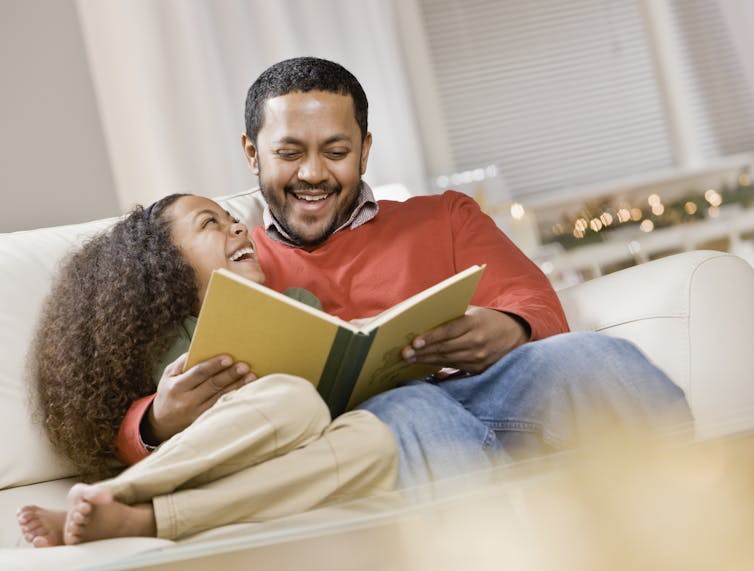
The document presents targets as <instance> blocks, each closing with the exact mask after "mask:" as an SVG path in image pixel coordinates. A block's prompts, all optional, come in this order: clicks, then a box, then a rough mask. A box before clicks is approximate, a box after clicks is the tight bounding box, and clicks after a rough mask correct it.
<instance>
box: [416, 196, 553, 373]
mask: <svg viewBox="0 0 754 571" xmlns="http://www.w3.org/2000/svg"><path fill="white" fill-rule="evenodd" d="M444 198H446V205H447V207H448V209H449V220H450V224H451V226H452V229H453V235H454V252H453V256H454V263H455V266H456V267H457V268H464V267H468V266H470V265H472V264H481V263H485V264H487V267H486V268H485V271H484V274H483V276H482V279H481V281H480V283H479V286H478V287H477V290H476V292H475V294H474V297H473V298H472V304H474V305H472V306H470V307H469V309H468V311H467V312H466V315H464V316H463V317H461V318H459V319H457V320H454V321H452V322H450V323H447V324H445V325H441V326H439V327H437V328H435V329H433V330H431V331H427V332H425V333H423V334H421V335H419V336H417V337H416V338H415V339H414V340H413V342H412V344H411V345H409V346H407V347H405V348H404V349H403V357H404V359H406V360H407V361H409V362H421V363H430V364H436V365H439V366H445V367H453V368H457V369H463V370H466V371H470V372H475V373H477V372H481V371H483V370H485V369H486V368H487V367H489V366H490V365H491V364H492V363H494V362H496V361H498V360H499V359H500V358H501V357H502V356H503V355H505V354H506V353H508V352H510V351H511V350H513V349H515V348H516V347H518V346H519V345H522V344H523V343H525V342H526V341H529V340H536V339H542V338H544V337H549V336H550V335H554V334H557V333H563V332H565V331H568V323H567V321H566V318H565V314H564V313H563V309H562V307H561V305H560V301H559V300H558V297H557V294H556V293H555V291H554V290H553V288H552V286H551V284H550V282H549V280H548V279H547V277H546V276H545V275H544V274H543V273H542V271H541V270H540V269H539V268H538V267H537V265H536V264H534V262H532V261H531V260H530V259H529V258H527V257H526V255H525V254H524V253H523V252H522V251H521V250H520V249H519V248H518V247H516V245H515V244H513V242H512V241H511V240H510V239H509V238H508V237H507V236H505V234H503V232H502V231H501V230H500V229H499V228H498V227H497V225H496V224H495V222H494V221H493V220H492V219H491V218H490V217H489V216H487V215H486V214H484V213H482V212H481V210H480V209H479V206H478V205H477V204H476V202H474V201H473V200H472V199H471V198H469V197H467V196H465V195H461V194H459V193H446V195H445V197H444Z"/></svg>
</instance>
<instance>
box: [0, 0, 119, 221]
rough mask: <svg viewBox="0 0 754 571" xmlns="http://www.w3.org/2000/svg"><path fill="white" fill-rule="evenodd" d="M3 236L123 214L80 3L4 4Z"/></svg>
mask: <svg viewBox="0 0 754 571" xmlns="http://www.w3.org/2000/svg"><path fill="white" fill-rule="evenodd" d="M0 69H1V70H2V76H1V77H2V79H1V81H2V89H0V125H2V136H0V161H2V165H1V166H0V200H2V203H1V206H0V232H10V231H15V230H23V229H30V228H36V227H41V226H52V225H58V224H66V223H72V222H82V221H86V220H91V219H95V218H102V217H105V216H112V215H115V214H118V213H119V208H118V204H117V200H116V194H115V185H114V182H113V176H112V173H111V171H110V166H109V161H108V158H107V149H106V148H105V140H104V136H103V133H102V126H101V124H100V120H99V114H98V111H97V105H96V101H95V95H94V89H93V87H92V81H91V77H90V76H89V69H88V64H87V60H86V55H85V52H84V45H83V41H82V36H81V29H80V26H79V22H78V18H77V15H76V6H75V3H74V2H73V0H0Z"/></svg>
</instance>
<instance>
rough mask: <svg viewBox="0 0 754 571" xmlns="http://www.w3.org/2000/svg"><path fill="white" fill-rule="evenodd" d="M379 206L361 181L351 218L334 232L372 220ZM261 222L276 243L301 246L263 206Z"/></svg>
mask: <svg viewBox="0 0 754 571" xmlns="http://www.w3.org/2000/svg"><path fill="white" fill-rule="evenodd" d="M378 211H379V206H378V204H377V201H376V200H375V199H374V193H373V192H372V189H371V188H369V185H368V184H367V183H366V182H364V181H361V190H360V191H359V197H358V198H357V199H356V208H354V209H353V212H352V213H351V216H350V217H349V218H348V220H346V221H345V223H344V224H342V225H341V226H340V227H338V228H336V229H335V231H336V232H340V231H341V230H345V229H346V228H349V229H353V228H358V227H359V226H361V225H362V224H365V223H366V222H369V221H370V220H371V219H372V218H374V217H375V216H377V212H378ZM262 220H263V222H264V229H265V232H267V235H268V236H269V237H270V238H272V239H273V240H275V241H277V242H282V243H283V244H285V245H286V246H294V247H298V246H300V245H301V244H297V243H296V242H294V241H293V240H292V239H291V237H290V236H289V235H288V233H287V232H286V231H285V230H284V229H283V227H282V226H281V225H280V223H278V221H277V220H276V219H275V217H274V216H273V215H272V212H270V207H269V206H267V205H265V207H264V214H262Z"/></svg>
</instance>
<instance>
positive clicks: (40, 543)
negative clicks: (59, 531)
mask: <svg viewBox="0 0 754 571" xmlns="http://www.w3.org/2000/svg"><path fill="white" fill-rule="evenodd" d="M27 541H28V540H27ZM29 543H31V544H32V545H33V546H34V547H49V546H50V540H49V539H48V538H47V536H46V535H37V536H36V537H34V538H32V540H31V541H29Z"/></svg>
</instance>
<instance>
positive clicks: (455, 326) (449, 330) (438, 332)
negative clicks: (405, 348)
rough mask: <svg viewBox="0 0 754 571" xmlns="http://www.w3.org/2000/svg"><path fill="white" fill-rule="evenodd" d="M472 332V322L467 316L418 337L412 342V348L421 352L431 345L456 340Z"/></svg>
mask: <svg viewBox="0 0 754 571" xmlns="http://www.w3.org/2000/svg"><path fill="white" fill-rule="evenodd" d="M470 330H471V322H470V320H469V319H468V318H467V316H465V315H464V316H463V317H459V318H458V319H454V320H453V321H448V322H447V323H444V324H442V325H438V326H437V327H435V328H434V329H430V330H429V331H426V332H424V333H422V334H421V335H417V336H416V338H415V339H414V340H413V341H412V342H411V346H412V347H413V348H414V349H417V350H421V349H423V348H424V347H427V346H429V345H434V344H437V343H441V342H444V341H447V340H449V339H456V338H458V337H461V336H462V335H465V334H466V333H468V332H469V331H470Z"/></svg>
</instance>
